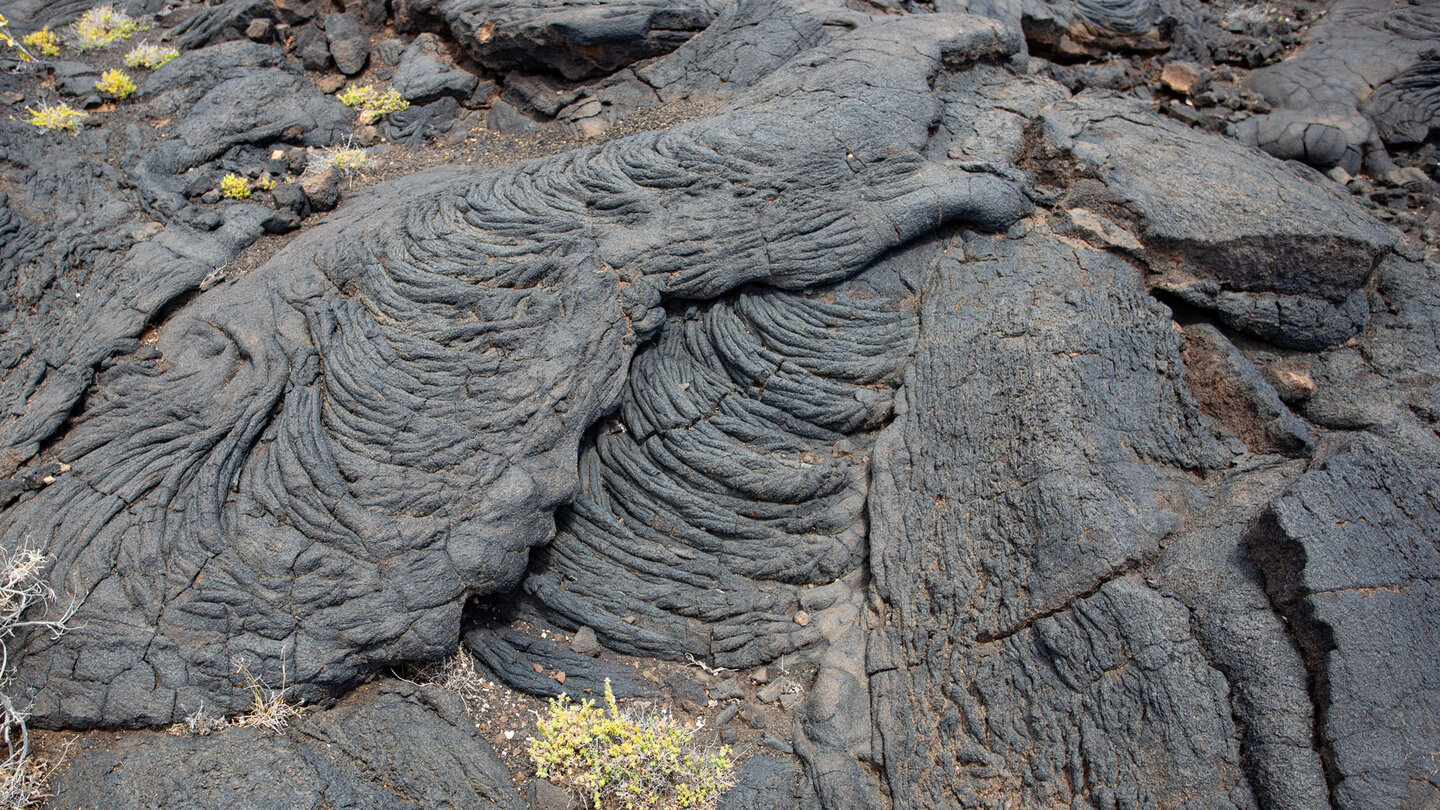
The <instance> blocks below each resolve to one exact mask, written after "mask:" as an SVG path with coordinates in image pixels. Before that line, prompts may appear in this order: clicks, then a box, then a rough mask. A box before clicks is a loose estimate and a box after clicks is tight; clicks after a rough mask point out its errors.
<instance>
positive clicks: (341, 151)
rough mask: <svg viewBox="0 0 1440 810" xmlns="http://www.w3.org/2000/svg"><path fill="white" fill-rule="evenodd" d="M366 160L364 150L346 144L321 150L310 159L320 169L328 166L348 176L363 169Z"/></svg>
mask: <svg viewBox="0 0 1440 810" xmlns="http://www.w3.org/2000/svg"><path fill="white" fill-rule="evenodd" d="M367 159H368V158H367V156H366V154H365V150H364V149H362V148H360V147H358V146H355V145H353V144H346V145H344V146H332V147H330V148H329V149H324V150H321V151H320V152H319V153H318V154H317V155H316V156H315V158H312V162H313V163H316V164H318V166H319V167H321V168H323V167H327V166H328V167H329V168H331V169H335V170H336V171H338V172H340V173H341V174H343V175H347V176H348V175H350V174H353V173H354V172H358V171H360V170H361V169H363V168H365V162H366V160H367Z"/></svg>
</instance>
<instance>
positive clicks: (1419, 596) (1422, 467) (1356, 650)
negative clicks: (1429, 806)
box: [1249, 439, 1440, 808]
mask: <svg viewBox="0 0 1440 810" xmlns="http://www.w3.org/2000/svg"><path fill="white" fill-rule="evenodd" d="M1428 449H1429V450H1430V452H1427V453H1421V454H1418V455H1416V456H1413V457H1407V456H1406V455H1402V454H1400V453H1397V452H1396V451H1395V450H1393V449H1390V448H1388V447H1386V446H1384V445H1383V444H1381V443H1379V442H1377V441H1375V440H1373V439H1360V440H1359V441H1357V442H1356V443H1355V444H1353V445H1352V446H1350V447H1348V448H1345V449H1342V450H1339V451H1337V452H1336V454H1335V455H1334V456H1333V457H1331V458H1329V459H1327V460H1325V461H1324V462H1323V463H1320V464H1317V465H1316V466H1315V467H1314V468H1312V469H1311V470H1310V471H1309V472H1307V473H1306V474H1305V475H1304V476H1302V477H1301V478H1300V479H1299V480H1298V481H1296V482H1295V484H1294V485H1293V486H1292V487H1291V488H1290V489H1289V490H1287V491H1286V492H1285V493H1284V494H1283V495H1281V496H1280V497H1278V498H1276V499H1275V500H1274V501H1272V502H1271V503H1270V506H1269V508H1268V509H1267V510H1266V511H1265V513H1264V514H1263V515H1262V516H1261V519H1260V521H1259V522H1258V523H1257V524H1256V525H1255V527H1254V529H1253V530H1252V532H1251V534H1250V536H1249V544H1250V549H1251V552H1252V553H1253V554H1254V556H1255V559H1256V561H1257V562H1258V564H1259V566H1260V569H1261V571H1262V572H1263V573H1264V576H1265V584H1266V589H1267V591H1268V592H1269V594H1270V598H1271V600H1272V601H1273V602H1274V603H1275V606H1276V608H1277V609H1278V610H1279V611H1280V612H1281V613H1282V614H1283V615H1284V616H1285V617H1286V619H1287V621H1288V622H1289V624H1290V626H1291V628H1292V630H1293V632H1294V633H1295V637H1296V640H1297V641H1298V642H1299V644H1300V648H1301V650H1302V651H1303V652H1304V654H1305V660H1306V663H1307V665H1308V666H1309V668H1310V676H1311V684H1312V685H1311V688H1312V690H1313V691H1314V694H1315V702H1316V705H1317V706H1318V707H1319V711H1318V713H1317V720H1318V728H1317V731H1318V733H1319V735H1320V741H1321V745H1322V748H1321V752H1322V754H1323V756H1324V760H1325V765H1326V768H1327V772H1328V776H1329V778H1330V779H1331V781H1332V782H1333V783H1334V786H1335V787H1334V796H1335V800H1336V803H1337V804H1338V805H1339V806H1342V807H1374V808H1380V807H1407V806H1411V807H1420V806H1424V803H1425V802H1426V801H1429V800H1430V797H1433V796H1434V794H1435V792H1436V790H1437V785H1436V780H1437V777H1436V775H1435V768H1434V763H1433V758H1432V755H1431V754H1429V753H1428V752H1430V751H1433V750H1435V749H1436V747H1437V746H1436V743H1437V740H1440V724H1437V723H1436V721H1435V719H1436V717H1440V712H1437V702H1440V664H1437V660H1436V657H1435V655H1434V650H1435V647H1436V644H1437V640H1440V639H1437V635H1440V634H1437V627H1440V624H1437V621H1440V594H1437V591H1436V583H1437V580H1440V544H1437V539H1440V477H1437V475H1436V473H1435V470H1436V466H1435V463H1436V455H1435V453H1434V448H1428ZM1380 628H1383V631H1380Z"/></svg>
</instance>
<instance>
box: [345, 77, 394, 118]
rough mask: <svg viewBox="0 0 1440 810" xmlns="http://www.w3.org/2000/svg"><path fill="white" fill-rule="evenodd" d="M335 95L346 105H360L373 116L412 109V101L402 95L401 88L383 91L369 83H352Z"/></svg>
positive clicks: (367, 113) (377, 116)
mask: <svg viewBox="0 0 1440 810" xmlns="http://www.w3.org/2000/svg"><path fill="white" fill-rule="evenodd" d="M335 97H336V98H338V99H340V103H341V104H344V105H345V106H346V107H359V108H360V109H361V111H362V112H364V113H365V114H366V115H369V116H370V117H372V118H379V117H381V116H384V115H389V114H390V113H393V112H399V111H401V110H408V109H410V102H408V101H406V100H405V97H404V96H402V95H400V91H399V90H386V91H385V92H383V93H382V92H380V91H379V90H376V89H375V88H374V87H373V86H371V85H368V84H362V85H358V86H357V85H352V86H350V87H347V88H345V89H344V90H343V91H341V92H340V93H339V94H338V95H336V96H335Z"/></svg>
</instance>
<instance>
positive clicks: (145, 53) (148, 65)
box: [125, 45, 180, 70]
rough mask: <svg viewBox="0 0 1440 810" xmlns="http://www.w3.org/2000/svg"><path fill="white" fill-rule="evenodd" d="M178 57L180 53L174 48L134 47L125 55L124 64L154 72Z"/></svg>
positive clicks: (157, 46)
mask: <svg viewBox="0 0 1440 810" xmlns="http://www.w3.org/2000/svg"><path fill="white" fill-rule="evenodd" d="M178 56H180V52H179V51H177V50H175V49H174V48H162V47H160V46H159V45H136V46H135V47H134V48H133V49H132V50H131V51H130V53H127V54H125V64H127V65H129V66H130V67H132V68H144V69H146V70H154V69H155V68H158V67H160V66H161V65H163V64H165V63H166V62H169V61H170V60H171V59H175V58H177V57H178Z"/></svg>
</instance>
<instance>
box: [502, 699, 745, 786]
mask: <svg viewBox="0 0 1440 810" xmlns="http://www.w3.org/2000/svg"><path fill="white" fill-rule="evenodd" d="M605 704H606V707H605V708H600V707H599V706H596V705H595V701H593V700H585V701H583V702H581V703H574V702H572V701H571V700H570V698H569V696H568V695H561V696H560V698H558V699H557V700H552V701H550V710H549V712H548V713H547V715H546V717H545V718H544V719H542V720H541V721H540V723H539V731H538V734H537V735H536V736H535V737H533V738H532V739H531V740H530V746H529V747H530V759H531V761H533V762H534V763H535V773H536V775H537V776H539V777H540V778H542V779H548V780H549V781H551V782H552V783H554V784H556V785H558V786H560V787H562V788H566V789H569V790H573V791H575V793H576V795H578V796H579V797H580V798H581V799H582V800H583V801H585V802H588V805H589V806H590V807H591V808H595V810H611V808H626V810H668V808H676V807H683V808H696V809H697V810H701V809H703V808H713V807H714V806H715V803H716V801H718V800H719V798H720V795H721V794H722V793H724V792H725V790H726V788H728V787H730V785H731V784H733V780H732V775H731V772H732V770H733V769H734V763H733V762H731V759H730V749H729V748H727V747H721V748H719V749H714V750H704V749H702V748H700V747H699V746H698V745H696V744H695V742H694V740H693V739H692V738H691V735H690V732H687V731H686V730H685V729H683V728H681V727H680V724H678V723H676V722H675V721H674V720H673V719H671V718H669V717H646V718H638V719H637V718H633V717H630V716H629V715H627V714H623V713H621V711H620V707H619V706H617V705H616V703H615V693H614V692H613V691H611V689H610V681H609V679H606V681H605Z"/></svg>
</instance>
